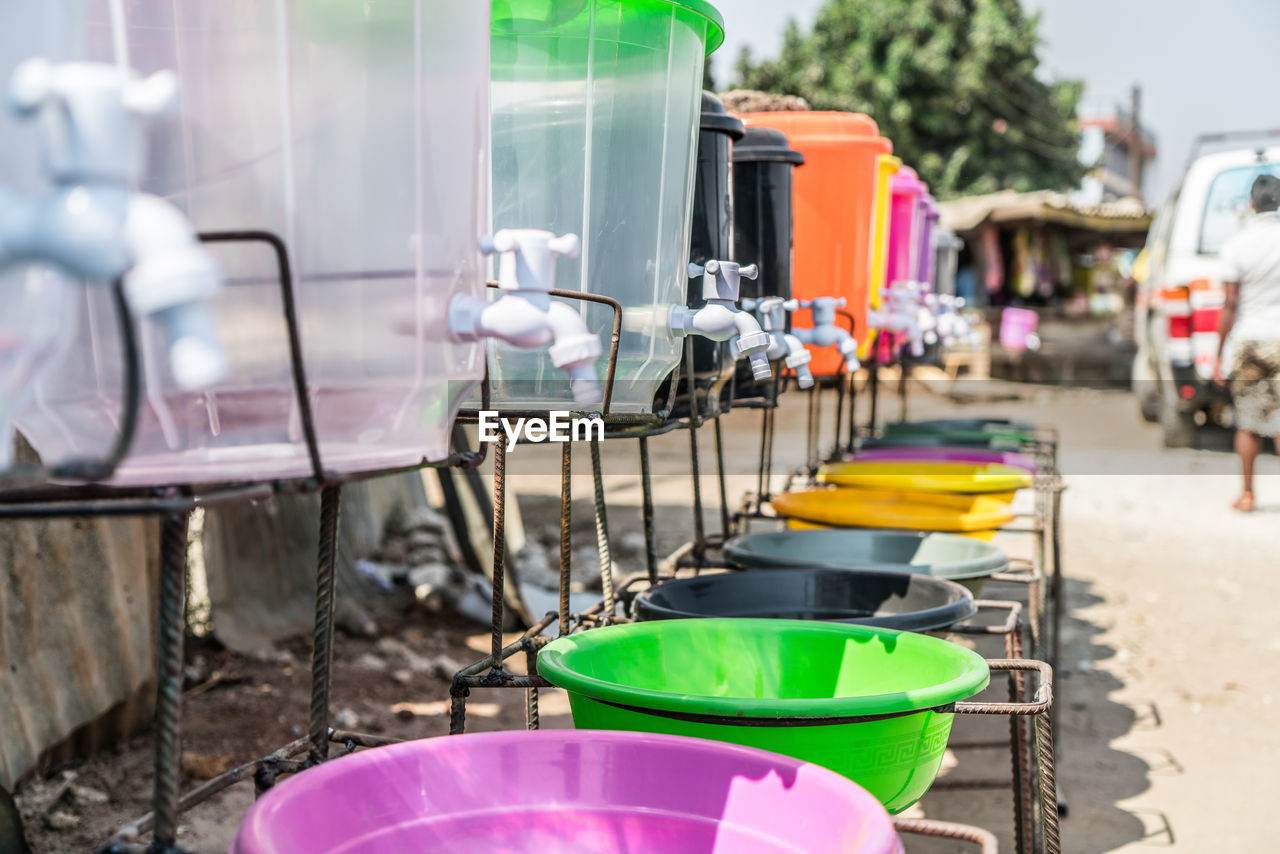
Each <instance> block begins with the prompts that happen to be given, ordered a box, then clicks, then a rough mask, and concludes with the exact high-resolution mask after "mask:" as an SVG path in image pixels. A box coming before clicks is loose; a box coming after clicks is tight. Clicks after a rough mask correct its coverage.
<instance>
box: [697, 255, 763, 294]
mask: <svg viewBox="0 0 1280 854" xmlns="http://www.w3.org/2000/svg"><path fill="white" fill-rule="evenodd" d="M688 272H689V278H691V279H696V278H697V277H698V276H701V277H702V298H703V299H704V300H706V301H707V302H711V301H713V300H720V301H725V302H737V301H738V294H739V292H740V291H741V289H742V279H754V278H756V277H757V276H759V275H760V268H759V267H757V266H756V265H755V264H749V265H747V266H746V267H743V266H742V265H740V264H738V263H737V262H734V261H716V260H711V261H708V262H707V263H706V264H705V265H700V264H690V265H689V270H688Z"/></svg>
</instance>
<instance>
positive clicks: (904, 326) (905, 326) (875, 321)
mask: <svg viewBox="0 0 1280 854" xmlns="http://www.w3.org/2000/svg"><path fill="white" fill-rule="evenodd" d="M867 325H868V326H870V327H871V328H872V329H883V330H885V331H888V332H896V333H898V334H903V333H905V334H906V336H907V341H908V342H909V343H910V346H911V355H913V356H923V355H924V335H923V333H922V332H921V330H920V324H919V323H918V322H917V321H916V319H915V318H914V317H912V316H911V315H909V314H905V313H903V312H898V311H889V312H883V311H876V310H874V309H872V310H871V311H868V312H867Z"/></svg>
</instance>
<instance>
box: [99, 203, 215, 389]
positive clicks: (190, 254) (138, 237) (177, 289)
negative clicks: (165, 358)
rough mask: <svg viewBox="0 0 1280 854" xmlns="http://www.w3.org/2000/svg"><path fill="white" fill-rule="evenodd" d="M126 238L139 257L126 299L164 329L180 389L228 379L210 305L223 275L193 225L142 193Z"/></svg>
mask: <svg viewBox="0 0 1280 854" xmlns="http://www.w3.org/2000/svg"><path fill="white" fill-rule="evenodd" d="M124 238H125V241H126V243H127V244H128V247H129V250H130V254H131V255H132V256H133V266H132V267H131V268H130V269H129V272H128V273H126V274H125V277H124V290H125V296H126V297H127V298H128V300H129V304H130V305H131V306H132V307H133V310H134V311H136V312H138V313H140V314H145V315H150V316H151V317H152V318H153V320H154V321H155V322H156V323H157V324H158V325H159V326H160V327H161V328H162V329H163V330H164V335H165V339H166V341H167V343H168V345H169V364H170V366H171V367H172V369H173V377H174V379H175V380H177V382H178V385H179V386H181V387H182V388H184V389H198V388H205V387H207V386H209V385H212V384H213V383H215V382H217V381H218V380H220V379H222V378H223V377H224V376H226V373H227V361H226V357H225V355H224V354H223V350H222V346H221V345H220V344H219V342H218V335H217V330H216V329H215V326H214V322H213V317H212V316H211V315H210V314H209V311H208V308H207V307H206V305H205V301H206V300H208V299H209V298H210V297H212V296H213V295H214V294H216V293H217V292H218V289H219V288H220V287H221V286H222V274H221V272H220V271H219V269H218V265H217V264H216V263H215V262H214V260H213V258H211V257H210V256H209V254H208V253H207V252H205V251H204V249H203V248H202V247H201V246H200V242H199V240H198V239H197V238H196V235H195V232H194V231H193V230H192V228H191V224H190V223H189V222H187V219H186V217H184V216H183V215H182V213H181V212H180V211H179V210H178V209H177V208H175V207H174V206H173V205H171V204H169V203H168V202H166V201H165V200H163V199H160V198H157V197H156V196H151V195H147V194H145V193H139V194H137V195H135V196H133V198H132V199H130V201H129V212H128V216H127V218H126V219H125V224H124Z"/></svg>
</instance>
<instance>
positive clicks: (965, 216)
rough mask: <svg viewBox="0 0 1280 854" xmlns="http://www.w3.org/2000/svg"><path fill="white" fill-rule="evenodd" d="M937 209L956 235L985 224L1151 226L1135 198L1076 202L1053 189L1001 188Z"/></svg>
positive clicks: (1087, 227)
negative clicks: (1093, 202)
mask: <svg viewBox="0 0 1280 854" xmlns="http://www.w3.org/2000/svg"><path fill="white" fill-rule="evenodd" d="M938 208H939V211H940V212H941V215H942V220H941V223H942V227H943V228H949V229H951V230H952V231H955V232H957V233H960V234H964V233H970V232H974V231H977V230H978V228H980V227H981V226H983V225H986V224H987V223H992V224H1015V223H1016V224H1031V223H1055V224H1057V225H1061V226H1065V227H1067V228H1078V229H1084V230H1087V231H1099V232H1106V233H1110V234H1115V233H1119V232H1137V233H1145V232H1146V230H1147V229H1148V228H1149V227H1150V226H1151V212H1150V211H1148V210H1147V209H1146V207H1145V206H1143V204H1142V202H1141V201H1140V200H1138V199H1134V198H1127V199H1120V200H1118V201H1114V202H1103V203H1102V204H1100V205H1077V204H1074V203H1073V202H1072V201H1071V199H1070V198H1069V197H1068V196H1067V195H1065V194H1063V193H1059V192H1056V191H1054V190H1038V191H1036V192H1033V193H1015V192H1014V191H1012V190H1003V191H1001V192H999V193H989V194H987V195H984V196H969V197H966V198H961V199H953V200H951V201H946V202H939V203H938Z"/></svg>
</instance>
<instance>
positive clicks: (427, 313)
mask: <svg viewBox="0 0 1280 854" xmlns="http://www.w3.org/2000/svg"><path fill="white" fill-rule="evenodd" d="M8 5H10V6H13V5H21V6H23V7H24V8H23V10H22V12H20V13H18V12H15V11H14V10H12V9H9V10H7V11H6V12H5V13H0V18H2V19H3V24H4V25H5V26H0V29H4V30H5V38H4V42H3V44H4V46H5V54H4V56H3V61H2V62H0V65H2V66H3V67H0V74H2V75H4V76H5V77H6V78H7V75H8V73H9V72H10V70H11V69H12V67H13V66H14V64H15V63H16V62H17V61H19V60H21V59H24V58H26V56H28V55H32V54H40V53H45V54H46V55H50V56H53V57H54V58H60V59H73V60H87V61H94V62H110V63H115V62H124V63H127V64H128V65H129V66H130V67H132V68H134V69H136V70H137V71H138V72H139V73H141V74H148V73H150V72H153V71H156V70H160V69H169V70H172V71H174V72H176V73H177V75H178V78H179V83H180V86H181V102H180V105H179V107H178V109H177V111H176V114H174V115H173V116H172V117H170V118H169V119H167V120H165V121H163V122H161V123H159V124H157V125H156V126H155V128H154V129H153V131H152V132H151V134H150V138H149V157H148V159H147V170H146V175H145V179H144V181H143V185H142V187H141V188H140V189H141V190H143V191H146V192H150V193H154V194H155V195H157V196H159V197H161V198H163V199H165V200H167V201H169V202H171V203H172V204H174V205H175V206H177V207H178V208H179V209H180V210H181V211H182V212H184V213H185V214H186V216H187V217H188V218H189V220H190V221H191V223H192V224H193V225H194V227H195V228H196V229H197V230H198V231H200V232H225V231H244V230H261V231H267V232H270V233H272V234H274V235H277V236H278V237H279V238H280V239H282V240H283V241H284V243H285V245H286V246H287V248H288V253H289V260H290V263H291V265H292V273H293V293H294V296H295V299H296V303H297V310H298V315H299V324H300V331H301V344H302V351H303V356H304V364H305V368H306V372H307V379H308V385H309V393H310V402H311V407H312V409H313V411H314V416H315V427H316V431H317V435H318V440H319V447H320V451H321V456H322V462H323V464H324V466H325V467H326V468H327V469H330V470H333V471H340V472H357V471H372V470H378V469H383V468H392V467H399V466H408V465H414V464H417V463H419V462H421V461H422V460H424V459H427V460H435V459H440V458H443V457H444V456H445V455H446V454H447V451H448V439H449V430H450V424H451V422H452V419H453V416H454V415H455V414H456V410H457V407H458V406H459V405H460V401H461V400H462V399H463V398H464V397H465V396H466V395H467V394H468V393H469V392H470V391H471V389H472V388H474V386H475V384H476V382H477V381H478V380H479V379H480V378H481V377H482V376H483V371H484V362H483V355H484V354H483V348H482V347H481V345H479V344H458V343H454V342H453V341H452V340H451V337H450V334H449V330H448V328H447V322H446V316H447V307H448V304H449V301H450V299H451V298H452V297H453V296H454V295H456V294H459V293H469V294H475V295H481V294H483V293H484V292H485V287H484V278H485V277H484V273H485V271H484V268H483V260H482V257H481V255H480V253H479V251H478V249H477V239H478V237H479V236H480V235H481V234H482V233H483V231H484V230H485V228H486V225H487V223H486V220H485V202H486V200H487V195H488V190H487V179H488V162H487V152H488V121H489V118H488V50H489V8H488V4H487V3H483V2H455V0H422V1H421V2H416V3H409V2H383V3H353V2H345V0H220V2H182V3H173V2H170V0H133V2H130V3H127V4H123V13H124V36H125V38H124V39H123V40H120V39H118V38H113V35H115V36H118V35H119V33H118V32H116V31H114V30H113V26H112V19H111V17H110V10H109V4H108V3H107V2H106V0H90V2H85V3H73V2H65V3H63V2H56V3H55V2H52V0H51V2H49V3H46V4H40V5H42V6H47V7H50V10H52V9H53V7H57V9H56V11H57V17H58V18H60V20H59V21H58V23H59V24H60V27H59V28H58V29H59V30H60V32H61V34H62V37H61V38H60V39H55V41H58V42H60V43H58V44H49V42H48V40H47V39H42V35H41V33H42V31H47V30H49V27H48V21H41V20H39V18H40V16H39V15H35V14H29V11H30V10H29V8H27V7H28V4H8ZM6 27H7V29H6ZM15 28H16V29H15ZM121 41H123V45H124V46H125V47H127V52H128V57H127V58H126V57H122V56H120V55H119V54H120V49H119V48H120V46H119V44H118V43H119V42H121ZM0 123H3V124H0V134H2V135H3V138H4V139H5V140H6V146H5V148H4V150H3V151H0V176H3V180H4V181H5V182H6V183H8V182H10V180H11V179H12V178H13V176H14V175H39V174H40V173H41V170H40V168H39V165H38V163H39V161H38V153H39V152H38V146H36V145H31V144H30V143H31V142H32V140H35V139H36V138H37V137H36V136H35V134H36V133H37V130H36V128H35V127H34V126H33V125H32V124H30V123H28V124H19V125H14V124H12V120H11V119H9V118H8V117H7V116H6V117H5V118H3V119H0ZM10 140H15V141H16V143H17V144H16V145H10V144H9V141H10ZM26 183H27V186H25V187H23V188H22V189H24V190H25V191H27V192H32V193H36V192H39V191H40V188H39V186H38V184H39V181H36V182H34V184H33V182H31V181H27V182H26ZM206 248H207V249H208V251H209V252H210V254H211V255H213V257H215V258H216V260H217V262H218V264H219V265H220V267H221V270H222V272H223V275H224V277H225V285H224V287H223V288H222V290H221V291H220V293H218V295H217V296H215V297H214V298H213V299H212V300H210V301H209V303H208V305H209V308H210V311H211V312H212V315H213V320H214V322H215V323H216V326H217V330H218V333H219V338H220V341H221V344H222V347H223V349H224V350H225V356H226V360H227V363H228V370H227V372H226V375H225V378H224V379H222V380H221V381H219V382H217V383H216V384H214V385H213V386H211V387H207V388H204V389H202V390H200V391H198V392H189V391H183V390H181V388H180V387H179V385H178V384H177V383H175V381H174V377H173V375H172V371H171V369H170V368H169V365H168V363H167V360H166V359H165V358H162V352H161V350H160V342H159V340H158V338H157V335H156V331H155V330H154V329H152V328H150V326H149V324H147V323H146V322H144V323H142V324H141V325H140V336H141V346H142V363H143V370H144V379H145V391H144V395H143V400H142V406H141V411H140V417H139V421H138V425H137V435H136V437H135V439H134V441H133V445H132V451H131V453H130V454H129V456H128V457H127V459H126V460H125V461H124V463H123V464H122V465H121V467H120V468H119V469H118V470H117V473H116V477H115V481H116V482H117V483H119V484H124V485H142V484H161V483H181V482H218V481H235V480H250V479H251V480H264V479H276V478H289V477H295V476H301V475H307V474H310V473H311V465H310V462H309V459H308V452H307V447H306V445H305V443H304V440H303V432H302V419H301V413H300V407H299V405H298V403H297V399H296V393H295V386H294V383H293V380H292V375H291V367H290V366H291V361H290V357H289V350H288V339H287V335H286V326H285V322H284V319H283V309H282V300H281V284H280V278H281V277H280V275H279V274H278V272H277V263H276V258H275V256H274V254H273V253H272V252H271V250H270V248H269V246H267V245H265V244H263V243H256V242H235V243H219V244H216V245H207V246H206ZM12 275H15V276H18V277H23V276H28V277H29V276H31V275H35V273H33V272H32V270H24V271H18V272H16V273H14V274H12ZM75 293H76V297H75V300H74V303H73V304H72V305H71V309H70V312H71V315H72V319H73V321H74V324H75V325H74V329H75V334H74V336H73V338H72V339H71V340H70V341H69V343H68V345H67V352H66V353H65V354H64V356H63V358H62V360H61V362H60V364H59V366H58V367H57V368H56V369H55V370H54V371H53V372H52V373H51V374H50V375H48V376H47V377H46V378H45V379H44V380H43V381H41V382H40V383H39V386H38V388H37V392H36V396H35V400H34V401H33V403H32V405H30V406H28V407H27V408H26V410H25V412H24V413H23V414H22V415H21V416H20V418H19V426H20V428H21V430H22V432H23V433H24V434H25V435H26V436H27V438H28V439H29V440H30V441H31V443H32V444H33V445H34V446H35V448H36V450H37V451H38V452H39V453H40V455H41V458H42V460H43V461H44V462H45V463H46V464H47V463H50V462H56V461H58V460H59V459H63V458H67V457H77V458H84V457H90V458H92V457H95V456H101V455H104V454H105V453H106V452H107V450H108V449H109V448H110V446H111V445H112V444H113V442H114V441H115V439H116V436H117V431H118V430H119V427H120V423H121V420H122V412H121V410H122V404H121V388H122V385H123V376H122V371H123V367H122V363H121V355H120V353H121V345H120V340H119V335H118V333H117V329H116V320H115V316H114V313H113V308H112V302H111V295H110V292H109V289H106V288H101V287H93V288H86V289H84V290H83V291H80V290H76V291H75Z"/></svg>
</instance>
